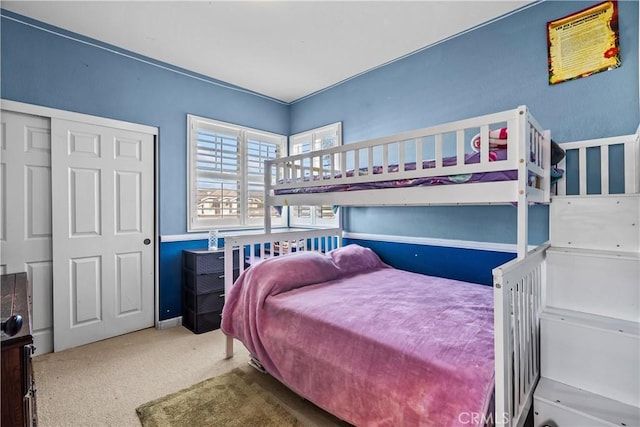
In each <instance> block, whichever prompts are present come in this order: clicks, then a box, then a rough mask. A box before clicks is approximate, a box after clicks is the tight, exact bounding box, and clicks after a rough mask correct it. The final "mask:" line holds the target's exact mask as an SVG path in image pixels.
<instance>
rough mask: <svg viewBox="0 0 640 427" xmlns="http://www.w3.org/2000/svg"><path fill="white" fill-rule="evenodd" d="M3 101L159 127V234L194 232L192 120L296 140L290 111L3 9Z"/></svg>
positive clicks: (215, 82)
mask: <svg viewBox="0 0 640 427" xmlns="http://www.w3.org/2000/svg"><path fill="white" fill-rule="evenodd" d="M1 36H2V39H1V46H0V49H1V51H2V62H1V64H2V82H1V87H0V90H1V91H2V98H3V99H8V100H12V101H20V102H25V103H29V104H36V105H42V106H46V107H52V108H58V109H62V110H68V111H75V112H79V113H84V114H91V115H96V116H102V117H108V118H112V119H117V120H123V121H129V122H134V123H141V124H145V125H149V126H155V127H158V128H159V139H158V150H159V153H158V160H159V197H160V200H159V204H160V212H159V220H160V224H159V225H160V227H159V228H160V234H164V235H167V234H183V233H186V231H187V208H186V200H187V114H195V115H199V116H203V117H208V118H213V119H216V120H222V121H225V122H230V123H235V124H238V125H242V126H248V127H252V128H256V129H260V130H265V131H269V132H274V133H279V134H283V135H288V134H289V106H288V105H286V104H283V103H281V102H278V101H275V100H273V99H269V98H267V97H264V96H262V95H258V94H254V93H251V92H249V91H246V90H243V89H240V88H237V87H234V86H232V85H228V84H224V83H221V82H219V81H217V80H213V79H210V78H207V77H204V76H200V75H197V74H195V73H191V72H186V71H185V70H181V69H179V68H176V67H173V66H170V65H168V64H163V63H161V62H158V61H155V60H153V59H150V58H145V57H142V56H140V55H136V54H134V53H131V52H128V51H125V50H122V49H119V48H117V47H114V46H110V45H107V44H105V43H102V42H100V41H96V40H92V39H88V38H86V37H83V36H80V35H78V34H74V33H70V32H67V31H65V30H62V29H59V28H56V27H52V26H50V25H46V24H43V23H41V22H38V21H33V20H31V19H28V18H25V17H22V16H20V15H16V14H14V13H11V12H8V11H5V10H2V25H1Z"/></svg>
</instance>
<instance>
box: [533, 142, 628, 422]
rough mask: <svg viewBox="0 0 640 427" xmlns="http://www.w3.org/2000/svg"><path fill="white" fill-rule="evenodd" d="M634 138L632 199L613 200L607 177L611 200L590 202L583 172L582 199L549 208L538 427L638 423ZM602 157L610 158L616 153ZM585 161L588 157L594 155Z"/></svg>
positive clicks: (560, 199)
mask: <svg viewBox="0 0 640 427" xmlns="http://www.w3.org/2000/svg"><path fill="white" fill-rule="evenodd" d="M623 139H624V138H623ZM627 140H630V141H631V143H630V144H628V145H626V146H625V163H626V164H627V165H628V166H625V169H626V171H625V172H626V173H625V177H626V178H625V182H626V184H625V189H626V190H627V194H616V195H612V194H607V193H608V171H603V174H602V175H603V178H602V179H603V182H602V188H603V189H604V193H605V194H599V195H584V193H586V181H585V180H586V172H585V171H584V170H583V169H584V168H581V171H580V175H581V177H580V180H581V183H580V192H581V193H582V194H583V195H575V196H566V195H562V196H556V197H554V198H553V200H552V203H551V207H550V228H549V234H550V243H551V247H550V248H549V249H548V250H547V295H546V301H547V306H546V308H545V309H544V310H543V313H542V315H541V318H540V334H541V343H540V362H541V368H540V370H541V379H540V381H539V383H538V387H537V388H536V391H535V394H534V404H533V405H534V425H535V426H560V427H565V426H567V427H572V426H576V427H577V426H579V427H588V426H594V427H595V426H597V427H601V426H618V427H620V426H639V425H640V194H638V188H639V187H638V141H637V136H636V137H635V138H634V137H633V136H631V138H627ZM634 141H635V142H634ZM609 142H612V141H609V140H608V139H605V140H600V141H594V142H593V144H592V146H608V144H609ZM587 145H589V144H587ZM562 146H563V147H564V145H562ZM601 150H602V153H605V154H603V156H602V159H603V160H604V159H608V157H607V156H606V153H607V152H608V150H606V149H605V148H602V149H601ZM580 157H581V158H582V159H581V160H586V153H584V152H581V153H580ZM603 163H606V165H605V166H603V168H607V167H608V162H603ZM627 167H628V169H627ZM605 174H606V177H605ZM562 190H563V189H562V188H561V189H560V191H561V192H562Z"/></svg>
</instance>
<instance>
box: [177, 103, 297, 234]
mask: <svg viewBox="0 0 640 427" xmlns="http://www.w3.org/2000/svg"><path fill="white" fill-rule="evenodd" d="M207 127H208V128H210V129H215V128H218V129H220V130H223V129H224V130H228V131H229V134H230V135H235V136H236V138H237V139H236V141H237V150H238V151H237V156H238V169H237V173H236V174H232V173H230V174H229V176H228V179H237V182H238V186H239V190H238V193H239V197H238V199H239V200H238V203H239V208H238V210H239V218H233V219H229V220H224V219H205V218H201V217H200V216H199V215H198V212H197V210H198V194H197V193H198V164H197V156H198V150H197V147H198V131H199V130H201V129H205V128H207ZM250 139H254V140H256V139H257V140H258V141H261V142H267V143H273V144H275V145H276V146H277V151H278V154H277V157H281V156H283V155H284V152H285V149H287V136H286V135H280V134H277V133H273V132H267V131H263V130H259V129H254V128H250V127H247V126H240V125H236V124H233V123H228V122H223V121H220V120H214V119H210V118H206V117H202V116H197V115H194V114H187V162H186V163H187V231H188V232H192V231H207V230H212V229H218V230H220V229H225V230H242V229H259V228H264V215H260V218H258V217H253V218H252V217H250V215H249V205H250V195H251V191H250V188H249V185H250V184H261V183H264V175H262V179H255V177H254V179H251V178H250V176H251V175H250V174H249V169H250V165H249V160H250V159H249V140H250ZM263 174H264V171H263ZM253 175H255V174H253ZM263 193H264V191H263ZM262 204H263V208H264V196H263V200H262ZM287 222H288V218H287V214H286V209H283V212H282V215H281V216H280V217H277V216H276V217H273V216H272V224H273V225H274V226H284V225H286V224H287Z"/></svg>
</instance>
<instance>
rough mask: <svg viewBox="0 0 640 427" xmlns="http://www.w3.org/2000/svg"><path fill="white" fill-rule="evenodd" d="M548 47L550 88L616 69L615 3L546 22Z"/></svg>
mask: <svg viewBox="0 0 640 427" xmlns="http://www.w3.org/2000/svg"><path fill="white" fill-rule="evenodd" d="M547 46H548V51H549V52H548V53H549V57H548V60H549V84H556V83H562V82H565V81H567V80H573V79H578V78H581V77H587V76H590V75H591V74H594V73H599V72H602V71H607V70H611V69H613V68H617V67H619V66H620V46H619V39H618V4H617V1H616V0H611V1H605V2H602V3H599V4H597V5H595V6H592V7H589V8H587V9H584V10H581V11H579V12H576V13H574V14H571V15H568V16H565V17H563V18H560V19H556V20H555V21H550V22H547Z"/></svg>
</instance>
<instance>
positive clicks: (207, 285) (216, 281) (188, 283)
mask: <svg viewBox="0 0 640 427" xmlns="http://www.w3.org/2000/svg"><path fill="white" fill-rule="evenodd" d="M239 275H240V270H233V280H234V281H235V280H236V279H237V278H238V276H239ZM183 281H184V282H183V283H184V288H185V289H187V290H189V291H192V292H195V293H197V294H200V293H207V292H213V291H217V290H219V289H224V273H223V272H218V273H213V274H194V273H193V271H191V270H184V277H183Z"/></svg>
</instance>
